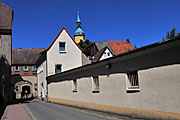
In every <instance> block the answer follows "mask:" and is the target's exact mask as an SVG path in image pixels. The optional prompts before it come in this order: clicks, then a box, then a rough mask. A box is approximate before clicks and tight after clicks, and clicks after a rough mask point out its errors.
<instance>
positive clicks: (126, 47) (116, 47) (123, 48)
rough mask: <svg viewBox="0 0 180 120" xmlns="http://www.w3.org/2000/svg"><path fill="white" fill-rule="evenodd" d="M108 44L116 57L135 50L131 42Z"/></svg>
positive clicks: (110, 42) (111, 42) (112, 42)
mask: <svg viewBox="0 0 180 120" xmlns="http://www.w3.org/2000/svg"><path fill="white" fill-rule="evenodd" d="M108 43H109V45H110V47H111V49H112V50H113V52H114V54H115V55H119V54H121V53H125V52H128V51H130V50H133V49H134V47H133V45H132V44H131V42H130V41H108Z"/></svg>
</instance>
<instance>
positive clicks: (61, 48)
mask: <svg viewBox="0 0 180 120" xmlns="http://www.w3.org/2000/svg"><path fill="white" fill-rule="evenodd" d="M59 52H66V43H65V42H60V43H59Z"/></svg>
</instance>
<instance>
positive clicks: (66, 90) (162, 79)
mask: <svg viewBox="0 0 180 120" xmlns="http://www.w3.org/2000/svg"><path fill="white" fill-rule="evenodd" d="M117 67H119V66H117ZM87 72H89V71H87ZM179 73H180V65H169V66H162V67H156V68H151V69H146V70H140V71H139V72H138V74H139V82H140V92H136V93H127V92H126V74H124V73H116V74H110V76H107V75H101V76H99V84H100V92H99V93H92V90H93V89H92V79H91V77H83V78H80V79H77V92H76V93H73V92H72V82H73V81H72V80H71V81H62V82H57V83H50V84H49V85H48V87H49V97H51V98H59V99H63V100H72V101H80V102H86V103H95V104H102V105H110V106H119V107H127V108H136V109H145V110H155V111H162V112H172V113H180V103H179V100H180V94H178V93H179V90H180V88H179V86H180V80H179V78H180V74H179Z"/></svg>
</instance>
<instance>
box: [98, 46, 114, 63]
mask: <svg viewBox="0 0 180 120" xmlns="http://www.w3.org/2000/svg"><path fill="white" fill-rule="evenodd" d="M108 53H109V56H108ZM110 57H113V55H112V54H111V52H110V51H109V49H107V48H106V50H105V51H104V53H103V55H102V56H101V58H100V59H99V61H100V60H104V59H107V58H110Z"/></svg>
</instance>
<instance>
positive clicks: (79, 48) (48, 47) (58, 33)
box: [46, 26, 83, 51]
mask: <svg viewBox="0 0 180 120" xmlns="http://www.w3.org/2000/svg"><path fill="white" fill-rule="evenodd" d="M63 30H65V31H66V32H67V33H68V35H69V36H70V38H71V39H72V41H73V42H74V43H75V44H76V45H77V47H78V48H79V49H80V50H81V51H82V50H83V49H82V48H81V47H80V46H79V45H78V44H77V43H76V42H75V40H74V38H73V37H72V36H71V34H70V33H69V32H68V31H67V29H66V28H65V26H63V28H62V29H61V30H60V31H59V33H58V34H57V35H56V37H55V38H54V40H53V41H52V42H51V44H50V45H49V47H48V48H46V50H47V51H48V50H49V49H50V48H51V46H52V45H53V44H54V42H55V41H56V39H57V38H58V37H59V35H60V34H61V32H62V31H63Z"/></svg>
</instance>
